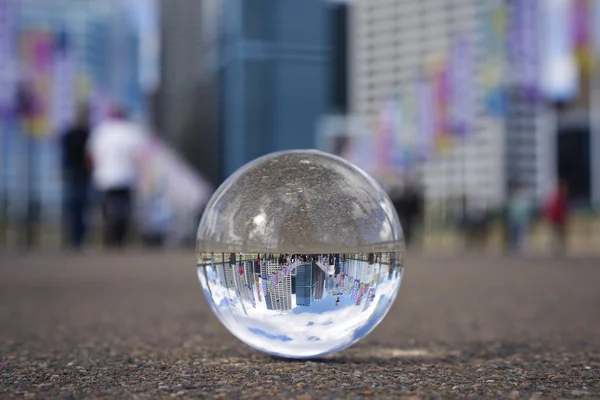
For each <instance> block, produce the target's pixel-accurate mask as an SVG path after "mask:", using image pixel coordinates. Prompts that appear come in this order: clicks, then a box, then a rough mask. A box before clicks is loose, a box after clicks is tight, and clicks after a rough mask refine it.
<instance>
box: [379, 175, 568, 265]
mask: <svg viewBox="0 0 600 400" xmlns="http://www.w3.org/2000/svg"><path fill="white" fill-rule="evenodd" d="M389 195H390V198H391V200H392V203H393V204H394V207H395V209H396V212H397V214H398V217H399V218H400V221H401V224H402V229H403V233H404V239H405V241H406V245H407V247H408V248H412V249H414V248H415V247H419V244H420V242H421V240H422V239H423V236H424V235H425V234H426V229H425V219H426V212H425V209H426V207H425V205H426V204H425V196H424V193H423V189H422V187H421V186H420V185H418V184H417V183H415V182H412V181H409V182H408V183H407V184H406V185H404V187H403V188H394V189H392V190H389ZM570 208H571V207H570V205H569V201H568V185H567V183H566V182H565V181H564V180H559V182H558V184H557V186H556V187H555V188H554V189H553V190H552V191H551V192H550V193H549V194H548V196H547V198H546V199H544V201H543V202H542V203H541V204H540V203H539V202H537V201H536V199H535V195H534V194H533V193H531V191H529V190H527V188H526V186H525V185H523V184H522V183H521V182H519V180H514V181H513V182H511V183H510V188H509V196H508V201H507V202H506V204H505V205H504V207H503V209H502V210H499V211H500V212H492V211H490V210H484V209H481V208H475V207H469V206H468V203H467V199H466V197H463V198H462V199H461V202H460V205H459V207H457V208H456V209H455V210H453V212H452V215H451V216H450V217H451V218H450V220H451V221H453V222H452V225H453V226H452V231H453V232H454V233H455V234H457V235H459V236H461V237H462V238H463V239H464V241H463V242H464V245H465V249H466V250H481V249H483V248H484V247H485V245H486V242H487V240H488V238H489V236H490V233H491V229H492V223H493V220H494V218H495V217H496V216H499V219H500V221H501V224H500V225H501V226H502V227H503V229H502V230H503V235H502V236H503V237H504V247H505V249H506V250H507V251H508V252H511V253H515V254H519V253H522V252H523V251H524V248H525V244H526V241H527V239H528V237H529V236H530V235H531V233H532V227H533V225H534V224H535V223H536V222H543V223H545V224H546V226H548V227H549V228H550V231H551V237H552V244H551V247H552V249H553V251H554V252H556V253H559V254H560V253H564V252H565V251H566V248H567V234H568V225H569V216H570V214H571V211H570Z"/></svg>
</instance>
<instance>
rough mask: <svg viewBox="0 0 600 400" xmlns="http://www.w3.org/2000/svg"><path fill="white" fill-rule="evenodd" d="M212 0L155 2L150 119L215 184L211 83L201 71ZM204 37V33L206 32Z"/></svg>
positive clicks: (215, 140) (216, 165)
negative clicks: (155, 64) (156, 67)
mask: <svg viewBox="0 0 600 400" xmlns="http://www.w3.org/2000/svg"><path fill="white" fill-rule="evenodd" d="M210 6H216V4H212V3H211V1H199V0H177V1H170V0H160V25H161V46H160V47H161V59H160V60H161V61H160V66H161V68H160V71H161V78H160V82H161V85H160V89H159V91H158V93H157V96H156V97H155V99H154V103H153V109H154V117H155V121H154V122H155V123H156V125H157V126H158V129H159V132H160V133H161V135H162V137H163V138H164V139H165V140H166V141H167V142H169V143H170V144H171V145H172V146H173V147H174V148H176V149H177V150H178V151H179V152H180V153H181V154H182V155H183V156H184V157H185V158H186V160H187V161H188V162H189V163H190V164H191V165H192V166H194V168H195V169H196V170H197V171H198V172H200V173H201V174H202V175H203V176H204V177H206V178H207V179H208V180H210V181H211V182H212V183H213V184H215V185H216V184H218V183H220V182H219V180H220V177H221V176H220V163H221V153H220V151H221V147H220V141H219V136H218V131H217V130H216V127H215V126H214V124H215V123H216V119H215V116H216V112H217V109H216V104H217V96H216V94H217V93H216V87H215V83H216V82H213V81H212V78H213V77H212V76H211V74H207V73H206V72H207V71H206V68H205V66H206V64H207V62H208V60H209V56H208V55H207V51H208V50H207V48H206V46H205V45H204V44H205V43H207V42H208V41H209V38H210V35H209V33H210V31H211V28H212V25H211V24H214V18H217V17H216V16H214V15H213V14H212V12H213V11H212V10H211V9H210ZM206 35H209V36H206Z"/></svg>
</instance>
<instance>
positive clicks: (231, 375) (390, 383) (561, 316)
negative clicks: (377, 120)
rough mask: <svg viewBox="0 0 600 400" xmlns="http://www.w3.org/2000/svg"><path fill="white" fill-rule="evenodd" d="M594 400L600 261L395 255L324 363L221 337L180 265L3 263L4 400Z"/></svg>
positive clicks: (158, 257)
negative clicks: (360, 334) (390, 280)
mask: <svg viewBox="0 0 600 400" xmlns="http://www.w3.org/2000/svg"><path fill="white" fill-rule="evenodd" d="M101 397H102V398H187V397H195V398H198V397H199V398H232V399H237V398H284V399H302V400H308V399H321V398H335V399H337V398H340V399H343V398H448V397H461V398H510V399H516V398H524V399H530V398H600V260H599V259H583V258H580V259H561V258H552V259H550V258H525V259H517V258H507V257H499V256H497V257H496V256H493V257H492V256H488V257H485V258H484V257H479V256H462V257H451V258H444V259H443V258H431V257H427V258H421V257H416V256H409V257H407V269H406V274H405V281H404V283H403V287H402V288H401V290H400V295H399V297H398V299H397V301H396V304H395V305H394V307H393V309H392V311H391V312H390V314H389V315H388V317H387V318H386V320H385V321H384V322H383V323H382V324H381V325H380V326H379V327H378V328H377V329H376V330H375V331H374V332H373V333H372V334H371V335H369V336H368V337H367V338H366V339H365V340H363V341H362V342H360V343H359V344H357V345H355V346H354V347H352V348H350V349H348V350H346V351H343V352H341V353H338V354H335V355H333V356H331V357H327V358H322V359H316V360H311V361H289V360H284V359H276V358H272V357H269V356H267V355H263V354H261V353H258V352H256V351H254V350H252V349H250V348H248V347H247V346H245V345H244V344H242V343H240V342H239V341H237V339H235V338H234V337H232V336H231V335H230V334H229V333H228V332H227V331H226V330H225V329H224V328H223V327H222V326H221V325H220V324H219V323H218V321H217V320H216V318H215V317H214V316H213V315H212V312H211V311H210V310H209V308H208V306H207V304H206V302H205V300H204V298H203V295H202V292H201V290H200V288H199V284H198V283H197V279H196V272H195V268H194V255H193V254H191V253H185V252H170V253H146V254H143V253H142V252H140V251H137V252H136V251H131V252H126V253H124V254H101V253H93V252H91V253H87V254H79V255H74V254H73V255H72V254H38V255H29V256H18V255H9V254H0V398H101Z"/></svg>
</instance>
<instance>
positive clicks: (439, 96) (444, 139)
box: [433, 64, 452, 152]
mask: <svg viewBox="0 0 600 400" xmlns="http://www.w3.org/2000/svg"><path fill="white" fill-rule="evenodd" d="M433 85H434V103H433V110H434V112H433V119H434V126H435V146H436V150H437V151H438V152H442V151H444V150H446V149H447V148H448V147H449V146H450V145H451V144H452V136H451V132H450V124H449V118H448V117H449V115H448V113H449V108H450V100H451V96H450V81H449V74H448V68H447V66H446V65H445V64H443V65H442V66H441V68H439V69H437V70H435V71H434V75H433Z"/></svg>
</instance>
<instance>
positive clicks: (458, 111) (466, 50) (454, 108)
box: [450, 35, 475, 137]
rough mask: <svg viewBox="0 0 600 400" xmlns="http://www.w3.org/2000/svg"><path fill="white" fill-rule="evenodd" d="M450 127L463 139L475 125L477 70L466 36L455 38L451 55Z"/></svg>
mask: <svg viewBox="0 0 600 400" xmlns="http://www.w3.org/2000/svg"><path fill="white" fill-rule="evenodd" d="M450 76H451V78H450V96H451V101H450V107H451V109H450V125H451V130H452V132H453V133H454V134H455V135H456V136H458V137H463V136H465V135H466V134H468V133H469V132H470V130H471V125H472V123H473V118H474V116H473V100H474V99H473V96H474V90H473V89H474V85H475V83H474V81H473V77H474V76H475V70H474V68H473V52H472V49H471V46H470V43H469V41H468V39H467V38H466V37H465V36H464V35H459V36H457V37H455V38H454V40H453V43H452V51H451V55H450Z"/></svg>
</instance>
